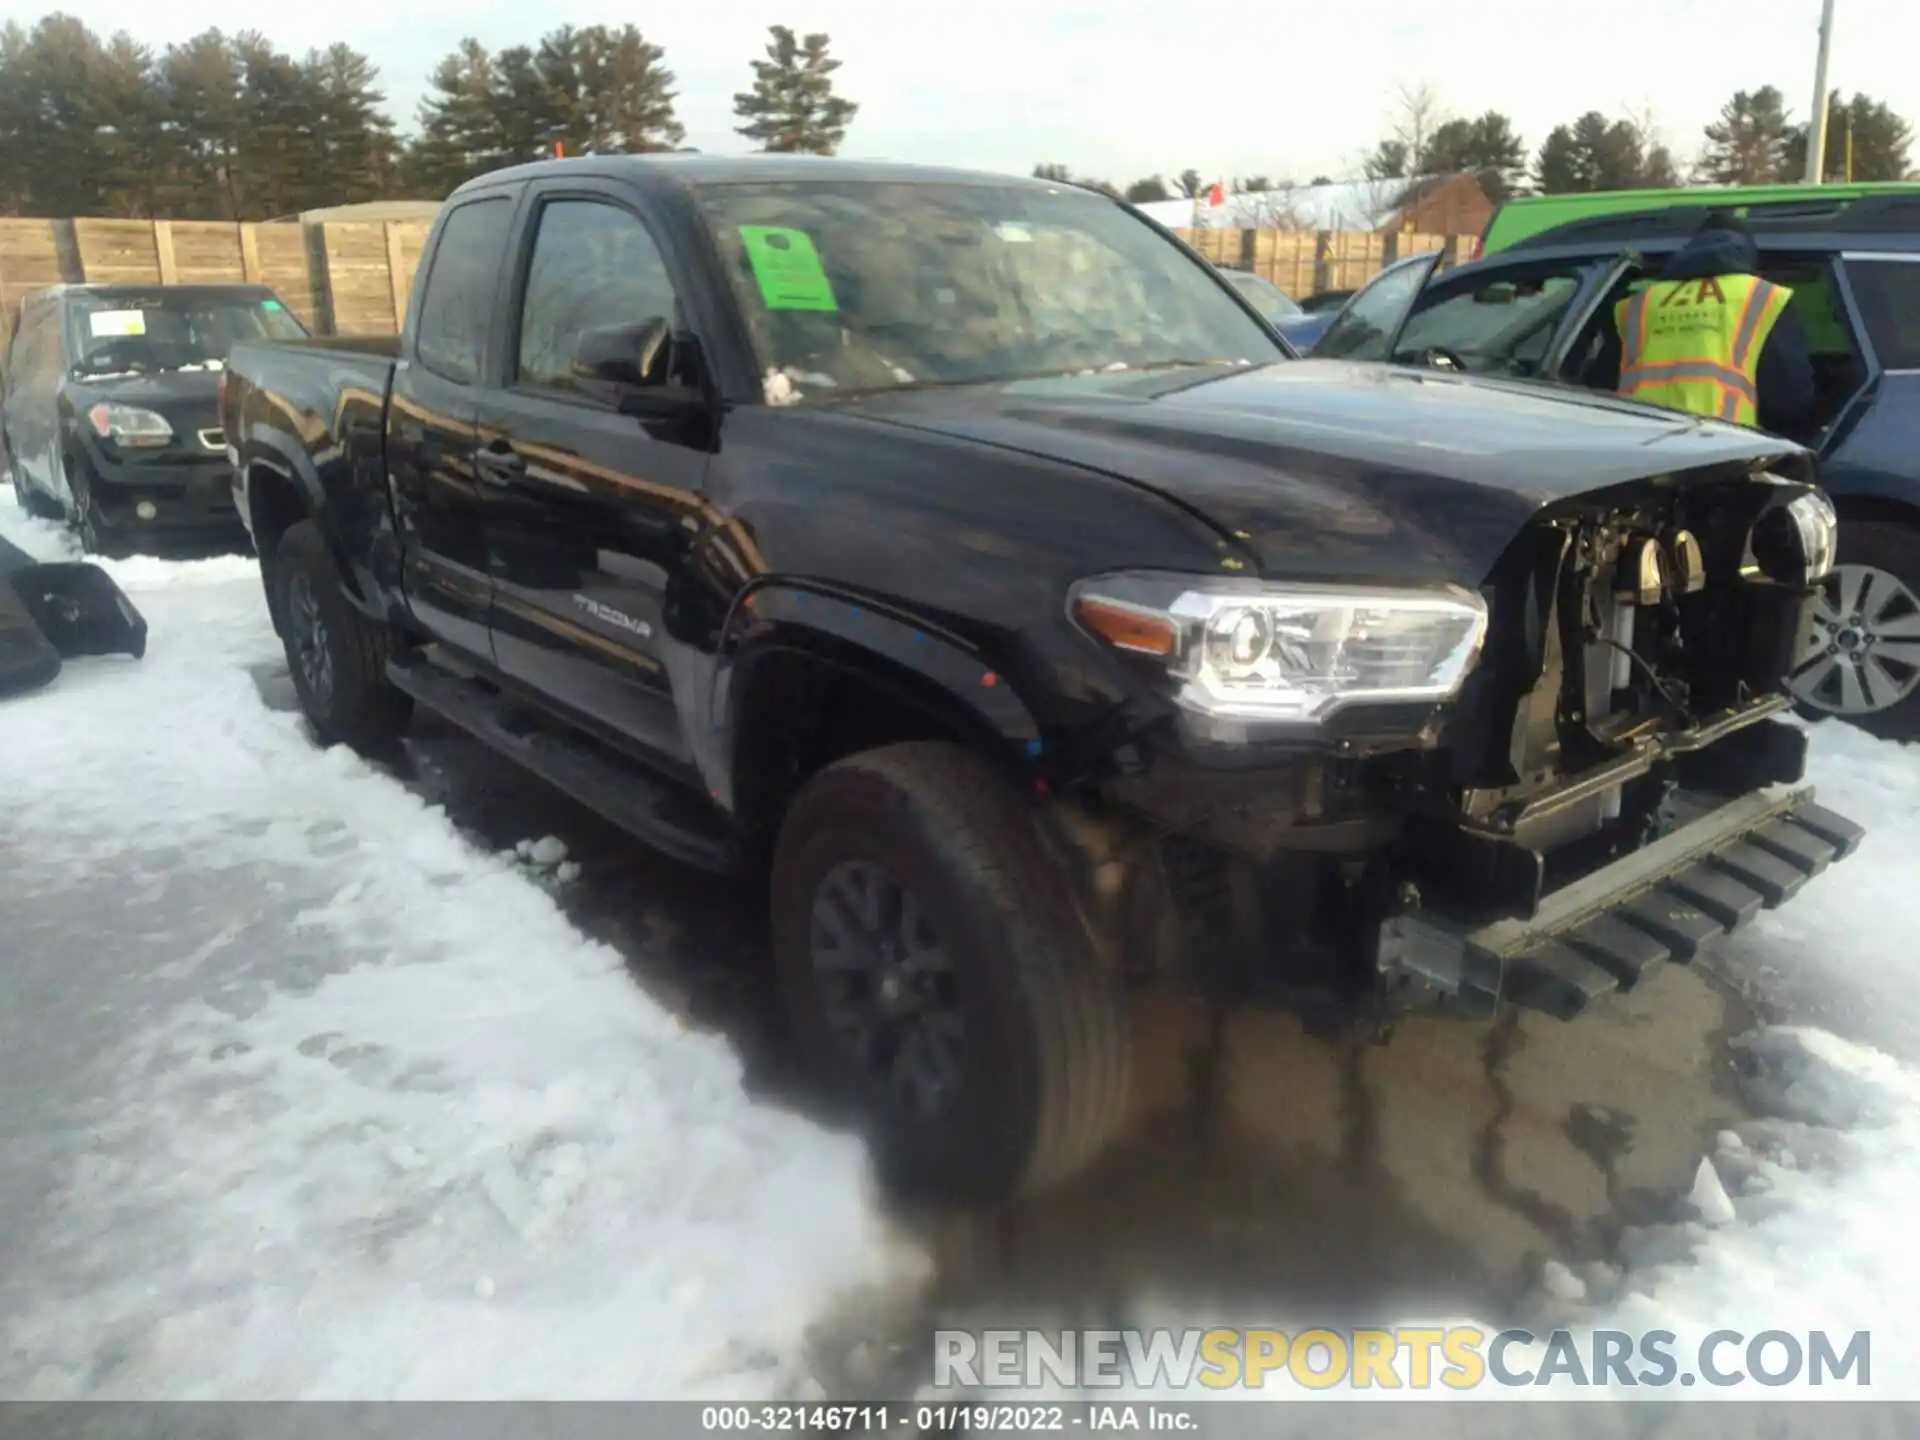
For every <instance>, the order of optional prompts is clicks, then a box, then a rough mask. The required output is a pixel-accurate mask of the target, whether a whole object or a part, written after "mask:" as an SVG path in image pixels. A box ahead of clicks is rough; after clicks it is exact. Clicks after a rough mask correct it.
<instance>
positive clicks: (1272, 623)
mask: <svg viewBox="0 0 1920 1440" xmlns="http://www.w3.org/2000/svg"><path fill="white" fill-rule="evenodd" d="M1070 605H1071V608H1072V611H1073V614H1074V618H1075V619H1076V620H1077V621H1078V622H1079V623H1080V625H1081V626H1082V627H1083V628H1084V629H1086V630H1088V631H1089V632H1090V633H1092V634H1094V635H1096V636H1098V637H1099V638H1100V639H1102V640H1105V641H1106V642H1107V643H1108V644H1111V645H1113V646H1115V647H1117V648H1119V649H1122V650H1127V651H1131V652H1133V653H1135V654H1140V655H1149V656H1153V657H1155V658H1157V659H1159V660H1160V661H1161V662H1162V663H1164V664H1165V666H1166V669H1167V672H1168V674H1169V675H1170V676H1172V677H1173V678H1174V679H1175V680H1176V681H1178V682H1179V693H1178V699H1179V701H1180V703H1181V704H1183V705H1185V706H1188V707H1189V708H1191V709H1194V710H1198V711H1201V712H1202V713H1205V714H1208V715H1213V716H1219V717H1223V718H1230V719H1239V720H1247V721H1279V722H1291V723H1295V724H1299V723H1307V724H1313V723H1317V722H1319V721H1321V720H1324V719H1325V718H1326V717H1327V716H1328V715H1331V714H1332V713H1333V712H1334V711H1336V710H1339V709H1342V708H1344V707H1346V706H1349V705H1358V704H1382V703H1394V702H1420V701H1441V700H1448V699H1451V698H1452V697H1453V696H1454V695H1455V694H1456V693H1457V692H1458V691H1459V689H1460V683H1461V681H1462V680H1464V679H1465V678H1466V675H1467V671H1468V670H1469V669H1470V668H1471V667H1472V665H1473V662H1474V660H1475V659H1476V658H1477V657H1478V655H1479V653H1480V644H1481V641H1482V640H1483V639H1484V638H1485V636H1486V628H1487V609H1486V605H1485V603H1484V602H1483V601H1482V600H1481V599H1480V597H1479V596H1478V595H1475V594H1473V593H1472V592H1470V591H1466V590H1461V589H1458V588H1456V587H1448V588H1446V589H1435V590H1400V589H1377V588H1374V587H1372V586H1331V585H1268V584H1262V583H1260V582H1257V581H1245V580H1229V579H1218V580H1216V579H1211V578H1202V577H1199V576H1179V575H1153V574H1139V573H1136V574H1125V575H1107V576H1100V577H1098V578H1095V579H1091V580H1086V581H1082V582H1081V583H1080V584H1079V585H1077V586H1075V587H1074V590H1073V594H1072V599H1071V601H1070Z"/></svg>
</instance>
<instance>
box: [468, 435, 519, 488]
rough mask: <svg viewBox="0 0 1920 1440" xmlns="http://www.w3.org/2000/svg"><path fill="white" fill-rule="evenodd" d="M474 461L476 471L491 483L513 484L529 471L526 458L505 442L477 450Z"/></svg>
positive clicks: (481, 477) (482, 478)
mask: <svg viewBox="0 0 1920 1440" xmlns="http://www.w3.org/2000/svg"><path fill="white" fill-rule="evenodd" d="M473 461H474V470H475V472H476V473H477V474H478V475H479V477H480V479H481V480H483V481H485V482H486V483H487V484H489V485H501V486H506V485H512V484H514V483H515V482H517V481H519V480H521V479H524V478H525V476H526V473H527V462H526V460H525V458H524V457H523V456H522V455H521V454H520V452H519V451H517V450H515V449H514V448H513V447H512V446H511V445H508V444H505V443H504V442H498V443H495V444H492V445H488V446H485V447H484V448H482V449H480V450H476V451H475V452H474V455H473Z"/></svg>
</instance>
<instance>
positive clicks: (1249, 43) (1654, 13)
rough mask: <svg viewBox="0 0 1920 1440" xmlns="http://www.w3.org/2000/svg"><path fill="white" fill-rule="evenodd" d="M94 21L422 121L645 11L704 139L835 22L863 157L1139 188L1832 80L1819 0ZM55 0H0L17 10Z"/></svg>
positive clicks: (182, 10)
mask: <svg viewBox="0 0 1920 1440" xmlns="http://www.w3.org/2000/svg"><path fill="white" fill-rule="evenodd" d="M59 8H63V9H66V10H68V11H70V12H71V13H74V14H77V15H79V16H80V17H81V18H82V19H84V20H86V21H87V22H88V23H89V24H91V25H92V26H94V27H95V28H96V29H99V30H103V31H111V30H114V29H121V28H124V29H126V30H127V31H129V32H131V33H132V34H133V35H134V36H135V37H136V38H138V39H140V40H142V41H145V42H147V43H149V44H153V45H156V46H160V45H165V44H167V43H170V42H178V41H181V40H184V39H186V38H188V37H189V36H191V35H193V34H195V33H197V32H199V31H201V30H204V29H207V28H209V27H213V26H221V27H224V28H227V29H234V28H239V27H243V26H249V25H250V26H253V27H254V28H257V29H259V30H261V31H262V32H263V33H265V34H266V35H267V36H268V38H270V39H271V40H273V41H274V42H275V43H277V44H279V45H280V46H282V47H283V48H286V49H289V50H293V51H295V52H296V53H298V52H302V51H304V50H306V49H307V48H309V47H312V46H318V45H324V44H328V43H331V42H333V41H335V40H346V41H347V42H348V43H350V44H352V45H354V46H355V47H356V48H358V49H359V50H361V51H363V52H365V53H366V54H368V55H369V56H371V57H372V58H373V59H374V61H375V62H376V63H377V64H378V65H379V67H380V71H381V77H382V82H383V84H384V85H385V86H386V88H387V93H388V97H389V102H390V103H389V108H390V109H391V110H392V111H393V113H394V115H395V117H396V119H398V120H400V121H401V122H402V124H403V125H410V124H411V123H412V120H413V116H414V113H415V111H416V108H417V106H418V103H419V100H420V98H421V96H422V94H423V93H424V90H425V88H426V77H427V75H428V73H429V72H430V71H431V70H432V68H433V66H434V64H435V63H436V62H437V61H438V59H439V58H440V57H441V56H443V55H444V54H446V53H447V52H448V51H450V50H452V49H453V48H454V46H455V45H456V44H457V43H458V42H459V41H460V39H461V38H462V37H463V36H468V35H471V36H473V37H475V38H477V39H479V40H480V41H481V42H482V43H483V44H485V45H487V46H489V47H490V48H501V47H504V46H507V45H512V44H517V43H531V42H533V41H535V40H536V39H537V38H538V37H539V34H540V33H541V32H542V31H543V30H546V29H550V28H553V27H554V26H557V25H560V24H562V23H573V24H576V25H585V24H594V23H608V24H623V23H626V22H629V21H631V22H633V23H634V24H637V25H638V26H639V27H640V29H641V31H642V32H643V33H644V34H645V35H646V37H647V38H648V39H649V40H651V41H653V42H654V43H655V44H659V45H662V46H664V47H665V49H666V52H667V64H668V67H669V68H670V69H672V70H673V72H674V73H675V75H676V77H677V79H678V88H679V114H680V119H681V123H682V124H683V125H685V126H686V129H687V141H686V143H687V144H688V145H691V146H693V147H695V148H698V149H701V150H705V151H709V152H711V153H728V152H738V151H741V150H744V149H746V148H748V147H747V145H746V142H745V141H744V140H742V139H741V137H739V136H738V135H736V134H735V133H734V131H733V126H734V124H735V123H736V122H735V120H734V117H733V115H732V98H733V95H734V93H735V92H736V91H738V90H741V89H744V88H745V87H746V85H747V83H748V81H749V80H750V78H751V75H750V70H749V63H750V61H751V60H752V59H753V58H754V57H755V56H757V55H758V54H759V53H760V52H761V47H762V46H763V45H764V43H765V40H766V27H767V26H768V25H770V24H774V23H780V24H786V25H790V26H792V27H793V28H794V29H796V30H798V31H801V32H802V33H805V32H807V31H811V30H824V31H826V32H827V33H828V34H829V35H830V36H831V37H832V40H833V47H832V48H833V52H834V53H835V54H836V55H838V56H839V57H840V59H841V60H842V61H843V62H844V64H843V68H842V70H841V71H840V75H839V80H840V85H841V90H842V93H844V94H845V95H847V96H848V97H849V98H851V99H853V100H856V101H857V102H859V104H860V112H859V115H858V116H857V118H856V120H855V122H854V125H853V128H852V130H851V131H850V133H849V135H848V137H847V142H846V144H845V146H844V147H843V153H846V154H849V155H857V156H863V157H871V158H888V159H899V160H915V161H921V162H924V163H930V164H957V165H967V166H975V167H979V168H984V169H990V170H1002V171H1012V172H1016V173H1022V174H1024V173H1026V172H1028V171H1029V170H1031V169H1032V167H1033V166H1034V165H1035V164H1037V163H1041V162H1058V163H1061V164H1065V165H1067V166H1069V167H1071V169H1072V170H1073V172H1074V173H1075V174H1077V175H1087V176H1092V177H1096V178H1101V179H1110V180H1114V181H1117V182H1120V183H1125V182H1126V181H1128V180H1131V179H1134V178H1137V177H1139V176H1142V175H1147V174H1153V173H1161V174H1172V173H1178V172H1179V171H1181V170H1183V169H1186V168H1188V167H1192V168H1194V169H1198V170H1200V171H1202V172H1203V173H1205V174H1206V175H1207V176H1208V177H1209V178H1211V177H1214V176H1229V177H1230V176H1234V175H1248V174H1265V175H1269V176H1272V177H1274V178H1276V179H1291V180H1294V181H1296V182H1304V181H1306V180H1309V179H1311V178H1312V177H1313V176H1314V175H1316V174H1321V173H1326V174H1331V175H1335V176H1342V175H1346V174H1349V173H1353V172H1356V171H1357V170H1358V168H1359V162H1360V158H1361V156H1362V155H1364V153H1365V152H1366V151H1367V150H1369V149H1370V148H1371V147H1372V144H1373V142H1374V141H1376V140H1377V139H1379V138H1380V136H1381V135H1382V134H1384V133H1386V130H1387V126H1388V124H1389V122H1390V117H1391V101H1392V96H1393V93H1394V91H1395V89H1396V87H1398V86H1400V85H1403V84H1407V85H1417V84H1420V83H1423V82H1424V83H1430V84H1432V85H1433V86H1434V87H1436V89H1437V90H1438V91H1439V95H1440V98H1441V101H1442V103H1443V104H1444V106H1445V107H1446V108H1447V109H1448V110H1449V111H1450V112H1453V113H1464V114H1478V113H1479V112H1480V111H1483V110H1486V109H1490V108H1491V109H1498V110H1503V111H1505V112H1506V113H1507V114H1509V115H1510V116H1512V117H1513V119H1514V120H1515V122H1516V123H1517V125H1518V127H1519V130H1520V132H1521V134H1522V136H1523V137H1524V138H1525V139H1526V141H1527V143H1528V146H1529V148H1530V149H1533V148H1537V147H1538V145H1539V143H1540V141H1541V140H1542V139H1543V138H1545V136H1546V134H1547V132H1548V131H1549V130H1550V129H1552V127H1553V126H1554V125H1556V124H1559V123H1562V122H1563V121H1568V120H1571V119H1572V118H1574V117H1575V116H1577V115H1578V114H1580V113H1581V112H1583V111H1586V110H1590V109H1597V110H1600V111H1602V112H1605V113H1607V114H1609V115H1616V114H1620V113H1623V112H1624V111H1625V110H1627V109H1629V108H1631V109H1633V110H1634V111H1637V112H1641V113H1647V112H1650V113H1651V114H1652V116H1653V118H1654V120H1655V123H1656V126H1657V128H1658V129H1659V130H1660V131H1662V132H1664V138H1665V139H1666V141H1667V142H1668V143H1669V144H1670V145H1672V146H1673V148H1674V150H1675V153H1676V155H1677V156H1678V157H1679V158H1680V159H1681V160H1682V162H1683V163H1684V162H1685V161H1688V160H1690V159H1691V158H1692V157H1693V156H1694V155H1695V154H1696V153H1697V151H1698V148H1699V146H1700V143H1701V138H1700V131H1701V127H1702V126H1703V125H1705V124H1706V123H1707V122H1708V121H1709V120H1711V119H1712V118H1713V116H1714V114H1715V112H1716V111H1717V110H1718V109H1719V107H1720V105H1721V104H1722V103H1723V102H1724V101H1725V100H1726V98H1727V97H1728V96H1729V95H1731V94H1732V93H1733V91H1735V90H1736V89H1743V88H1744V89H1754V88H1758V87H1759V86H1761V85H1766V84H1772V85H1777V86H1779V87H1780V88H1781V90H1783V91H1784V92H1785V94H1786V96H1787V100H1788V103H1789V105H1790V107H1791V109H1792V112H1793V114H1794V116H1795V118H1804V117H1805V116H1806V114H1807V111H1808V109H1809V105H1810V102H1811V98H1812V93H1813V70H1814V56H1815V50H1816V46H1817V37H1818V30H1819V20H1820V4H1819V0H1611V3H1610V4H1608V5H1607V7H1606V9H1605V11H1604V18H1602V14H1601V12H1599V11H1598V10H1597V9H1596V7H1593V6H1591V5H1572V4H1566V3H1561V0H1478V3H1477V4H1475V5H1473V6H1443V5H1436V4H1434V3H1432V0H1373V3H1371V4H1365V5H1346V6H1341V5H1297V4H1290V5H1284V6H1283V5H1281V4H1279V3H1277V0H1267V3H1265V4H1264V5H1263V4H1258V3H1252V0H1250V3H1248V4H1246V5H1242V6H1213V7H1208V6H1200V5H1195V4H1193V3H1191V0H1110V3H1105V4H1095V3H1091V0H971V3H970V4H969V5H966V6H958V5H955V6H927V5H919V4H911V3H910V4H898V3H894V4H885V3H881V0H774V3H763V0H706V3H703V4H699V5H663V6H660V7H658V9H657V10H656V11H655V12H653V13H648V11H647V9H645V8H644V7H635V6H633V5H631V4H630V3H619V0H567V3H561V4H552V5H542V6H537V7H531V6H525V5H513V4H507V3H502V0H408V3H405V4H400V5H395V4H392V3H389V0H329V3H327V4H324V5H311V6H298V5H297V6H290V7H288V8H286V9H280V8H278V7H274V8H272V9H270V10H269V11H266V12H260V13H253V12H251V11H249V10H247V9H245V8H239V9H236V7H234V6H233V5H232V4H231V3H229V0H167V3H164V4H161V5H154V4H151V3H145V0H66V3H64V4H63V5H61V6H60V7H59ZM42 13H43V7H42V6H40V5H26V6H23V5H21V4H20V3H18V0H0V21H5V20H9V19H13V20H19V21H22V22H23V23H28V24H31V23H32V21H33V20H35V19H36V18H38V16H39V15H40V14H42ZM1917 44H1920V6H1916V5H1915V3H1914V0H1838V3H1837V13H1836V20H1835V27H1834V43H1833V64H1832V73H1831V80H1832V83H1833V85H1834V86H1835V87H1836V88H1838V89H1840V90H1842V91H1845V92H1848V93H1851V92H1853V91H1855V90H1861V91H1865V92H1867V93H1868V94H1871V95H1874V96H1876V97H1878V98H1881V99H1884V100H1886V101H1888V102H1889V103H1890V104H1892V105H1893V106H1894V108H1895V109H1896V110H1898V111H1900V112H1901V113H1902V114H1904V115H1905V116H1907V117H1908V118H1909V119H1910V120H1912V121H1913V122H1914V123H1915V124H1916V125H1917V126H1920V69H1916V68H1915V67H1914V65H1913V64H1912V56H1913V53H1914V50H1915V47H1916V45H1917Z"/></svg>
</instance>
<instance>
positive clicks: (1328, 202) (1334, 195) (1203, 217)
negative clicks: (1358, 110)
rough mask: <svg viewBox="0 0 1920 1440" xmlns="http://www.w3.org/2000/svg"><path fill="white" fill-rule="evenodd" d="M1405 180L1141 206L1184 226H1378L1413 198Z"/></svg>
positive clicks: (1203, 195)
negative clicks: (1212, 201) (1220, 200)
mask: <svg viewBox="0 0 1920 1440" xmlns="http://www.w3.org/2000/svg"><path fill="white" fill-rule="evenodd" d="M1409 188H1410V187H1409V184H1408V182H1407V181H1405V180H1349V181H1343V182H1341V183H1338V184H1333V185H1296V186H1293V187H1292V188H1290V189H1286V190H1252V191H1246V192H1243V193H1241V194H1235V195H1229V196H1227V199H1226V203H1225V204H1224V205H1217V206H1213V205H1208V204H1207V203H1206V192H1205V191H1204V190H1203V191H1201V193H1200V200H1199V204H1198V209H1197V210H1196V208H1195V202H1194V201H1192V200H1156V201H1153V202H1151V203H1150V204H1146V205H1142V206H1140V207H1139V208H1140V209H1141V210H1142V211H1144V212H1145V213H1146V214H1148V215H1150V216H1152V217H1153V218H1154V219H1155V220H1156V221H1158V222H1159V223H1160V224H1162V225H1165V226H1168V227H1169V228H1171V229H1177V230H1183V229H1188V228H1193V227H1196V220H1195V217H1196V215H1197V216H1198V222H1197V228H1199V229H1202V230H1378V229H1379V228H1380V227H1381V226H1383V225H1386V224H1389V223H1391V222H1392V220H1393V218H1394V216H1395V215H1397V214H1398V213H1399V211H1400V207H1401V205H1402V203H1403V202H1404V201H1405V199H1406V197H1407V191H1408V189H1409Z"/></svg>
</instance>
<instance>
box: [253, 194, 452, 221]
mask: <svg viewBox="0 0 1920 1440" xmlns="http://www.w3.org/2000/svg"><path fill="white" fill-rule="evenodd" d="M439 213H440V202H439V201H438V200H368V201H366V202H364V203H362V204H359V205H328V206H325V207H323V208H322V209H319V210H302V211H301V212H300V214H299V215H298V216H297V217H295V216H287V217H285V218H287V219H295V218H297V219H298V220H299V221H300V223H301V224H302V225H313V224H317V223H319V222H321V221H324V220H364V221H370V222H375V223H378V222H380V221H385V220H431V219H433V217H434V216H435V215H437V214H439Z"/></svg>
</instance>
